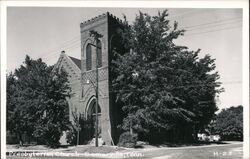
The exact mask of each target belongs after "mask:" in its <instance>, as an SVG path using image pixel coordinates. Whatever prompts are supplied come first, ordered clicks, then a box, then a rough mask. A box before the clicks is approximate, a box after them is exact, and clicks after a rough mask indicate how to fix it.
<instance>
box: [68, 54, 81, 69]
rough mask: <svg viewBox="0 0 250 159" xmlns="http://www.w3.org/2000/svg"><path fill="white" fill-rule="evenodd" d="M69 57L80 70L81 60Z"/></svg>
mask: <svg viewBox="0 0 250 159" xmlns="http://www.w3.org/2000/svg"><path fill="white" fill-rule="evenodd" d="M69 58H70V59H71V60H72V61H73V62H74V63H75V64H76V66H77V67H78V68H79V69H80V70H81V60H79V59H77V58H74V57H71V56H69Z"/></svg>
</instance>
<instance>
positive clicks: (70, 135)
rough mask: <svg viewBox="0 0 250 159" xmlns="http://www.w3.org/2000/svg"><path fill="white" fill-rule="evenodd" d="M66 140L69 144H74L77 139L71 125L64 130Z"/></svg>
mask: <svg viewBox="0 0 250 159" xmlns="http://www.w3.org/2000/svg"><path fill="white" fill-rule="evenodd" d="M66 140H67V143H69V144H70V145H76V142H77V141H76V140H77V130H76V128H74V126H73V125H72V126H71V127H70V129H69V131H67V132H66Z"/></svg>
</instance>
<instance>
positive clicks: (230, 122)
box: [211, 105, 243, 141]
mask: <svg viewBox="0 0 250 159" xmlns="http://www.w3.org/2000/svg"><path fill="white" fill-rule="evenodd" d="M211 131H212V133H213V134H219V135H220V136H221V138H222V140H240V141H242V140H243V107H242V106H241V105H239V106H237V107H233V106H232V107H230V108H227V109H222V111H221V112H220V113H219V114H218V115H217V116H216V118H215V120H214V121H213V123H212V126H211Z"/></svg>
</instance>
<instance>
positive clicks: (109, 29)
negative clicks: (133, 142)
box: [80, 12, 122, 145]
mask: <svg viewBox="0 0 250 159" xmlns="http://www.w3.org/2000/svg"><path fill="white" fill-rule="evenodd" d="M121 27H122V21H121V20H119V19H118V18H116V17H115V16H113V15H112V14H110V13H108V12H107V13H105V14H102V15H99V16H97V17H95V18H92V19H90V20H88V21H85V22H83V23H81V24H80V29H81V87H82V93H81V95H82V99H81V109H80V111H81V112H82V113H83V114H84V116H85V117H87V116H89V115H90V114H88V112H91V111H90V109H92V107H91V103H93V100H95V101H96V95H97V94H98V105H99V109H100V110H98V125H99V126H98V127H99V129H101V130H99V131H98V132H99V133H100V134H99V137H100V138H102V140H103V141H104V142H105V144H106V145H113V144H114V142H116V140H117V137H116V136H117V133H116V132H117V130H116V129H117V124H116V122H115V119H116V117H115V116H117V113H116V111H115V109H114V107H115V106H114V105H113V104H112V103H113V101H112V99H111V98H110V92H112V90H110V83H111V80H112V79H111V78H110V75H109V73H110V64H111V60H112V52H111V51H110V50H111V48H112V43H114V42H118V43H119V41H114V38H113V37H114V34H115V33H116V32H117V30H119V29H120V28H121ZM91 32H95V33H96V34H99V35H100V36H99V37H98V38H94V37H93V36H91ZM112 39H113V40H112ZM96 66H97V67H98V71H96ZM97 85H98V87H96V86H97ZM97 88H98V89H97ZM96 91H98V93H96Z"/></svg>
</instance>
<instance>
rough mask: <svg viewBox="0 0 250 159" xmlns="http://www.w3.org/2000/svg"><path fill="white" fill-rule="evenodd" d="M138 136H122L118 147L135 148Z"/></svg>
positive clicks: (123, 134) (126, 133) (125, 134)
mask: <svg viewBox="0 0 250 159" xmlns="http://www.w3.org/2000/svg"><path fill="white" fill-rule="evenodd" d="M137 139H138V136H137V134H133V133H132V134H131V133H130V132H124V133H122V134H121V135H120V138H119V142H118V146H120V147H127V148H133V147H135V145H136V142H137Z"/></svg>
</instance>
